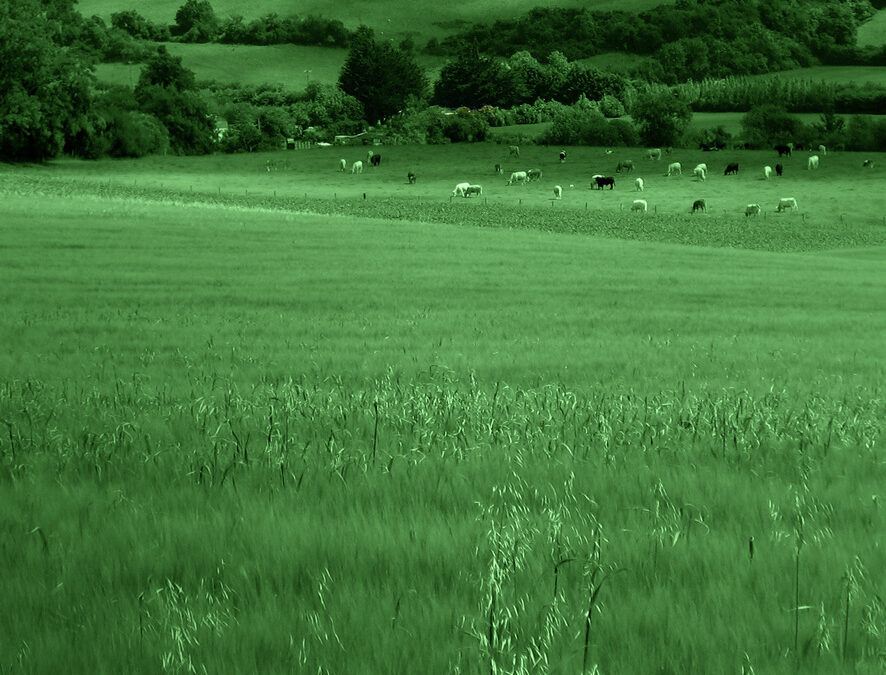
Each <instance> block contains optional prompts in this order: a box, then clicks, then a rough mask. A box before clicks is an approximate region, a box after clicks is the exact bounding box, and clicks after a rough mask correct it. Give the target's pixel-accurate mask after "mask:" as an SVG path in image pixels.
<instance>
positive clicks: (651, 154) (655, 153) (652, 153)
mask: <svg viewBox="0 0 886 675" xmlns="http://www.w3.org/2000/svg"><path fill="white" fill-rule="evenodd" d="M646 157H648V158H649V159H661V148H650V149H649V150H647V151H646Z"/></svg>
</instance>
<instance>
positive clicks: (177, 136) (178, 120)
mask: <svg viewBox="0 0 886 675" xmlns="http://www.w3.org/2000/svg"><path fill="white" fill-rule="evenodd" d="M135 99H136V100H137V101H138V104H139V110H140V111H141V112H143V113H148V114H149V115H153V116H154V117H156V118H157V119H158V120H160V121H161V122H162V123H163V125H164V126H165V127H166V129H167V131H168V132H169V146H170V149H171V150H172V151H173V152H176V153H181V154H186V155H192V154H204V153H207V152H210V151H211V150H212V144H213V138H214V134H215V124H214V121H213V118H212V116H211V115H210V114H209V109H208V107H207V105H206V102H205V101H204V100H203V99H202V98H201V97H200V95H199V94H198V93H197V92H196V91H195V83H194V73H193V72H191V71H190V70H188V69H187V68H185V67H184V66H183V65H182V63H181V57H177V56H172V55H171V54H170V53H169V52H168V51H167V50H166V47H164V46H163V45H160V46H159V47H158V48H157V53H156V54H155V55H154V56H153V57H152V58H151V59H150V60H149V61H148V62H147V63H146V64H145V65H144V67H143V68H142V72H141V75H140V76H139V80H138V84H137V85H136V87H135Z"/></svg>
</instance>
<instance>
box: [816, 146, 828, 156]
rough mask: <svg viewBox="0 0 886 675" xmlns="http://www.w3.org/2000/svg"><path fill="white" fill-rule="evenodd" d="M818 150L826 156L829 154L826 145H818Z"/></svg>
mask: <svg viewBox="0 0 886 675" xmlns="http://www.w3.org/2000/svg"><path fill="white" fill-rule="evenodd" d="M818 151H819V152H820V153H821V154H822V155H823V156H825V157H827V156H828V149H827V148H826V147H825V146H824V145H819V146H818Z"/></svg>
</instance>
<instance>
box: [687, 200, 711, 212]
mask: <svg viewBox="0 0 886 675" xmlns="http://www.w3.org/2000/svg"><path fill="white" fill-rule="evenodd" d="M707 210H708V205H707V204H705V200H704V199H696V200H695V201H694V202H692V211H691V212H692V213H695V212H696V211H705V212H707Z"/></svg>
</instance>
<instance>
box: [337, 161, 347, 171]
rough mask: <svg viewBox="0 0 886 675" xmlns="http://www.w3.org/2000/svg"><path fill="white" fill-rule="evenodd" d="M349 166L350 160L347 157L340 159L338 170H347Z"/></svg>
mask: <svg viewBox="0 0 886 675" xmlns="http://www.w3.org/2000/svg"><path fill="white" fill-rule="evenodd" d="M347 168H348V162H347V160H345V159H340V160H338V170H339V171H345V170H346V169H347Z"/></svg>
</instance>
